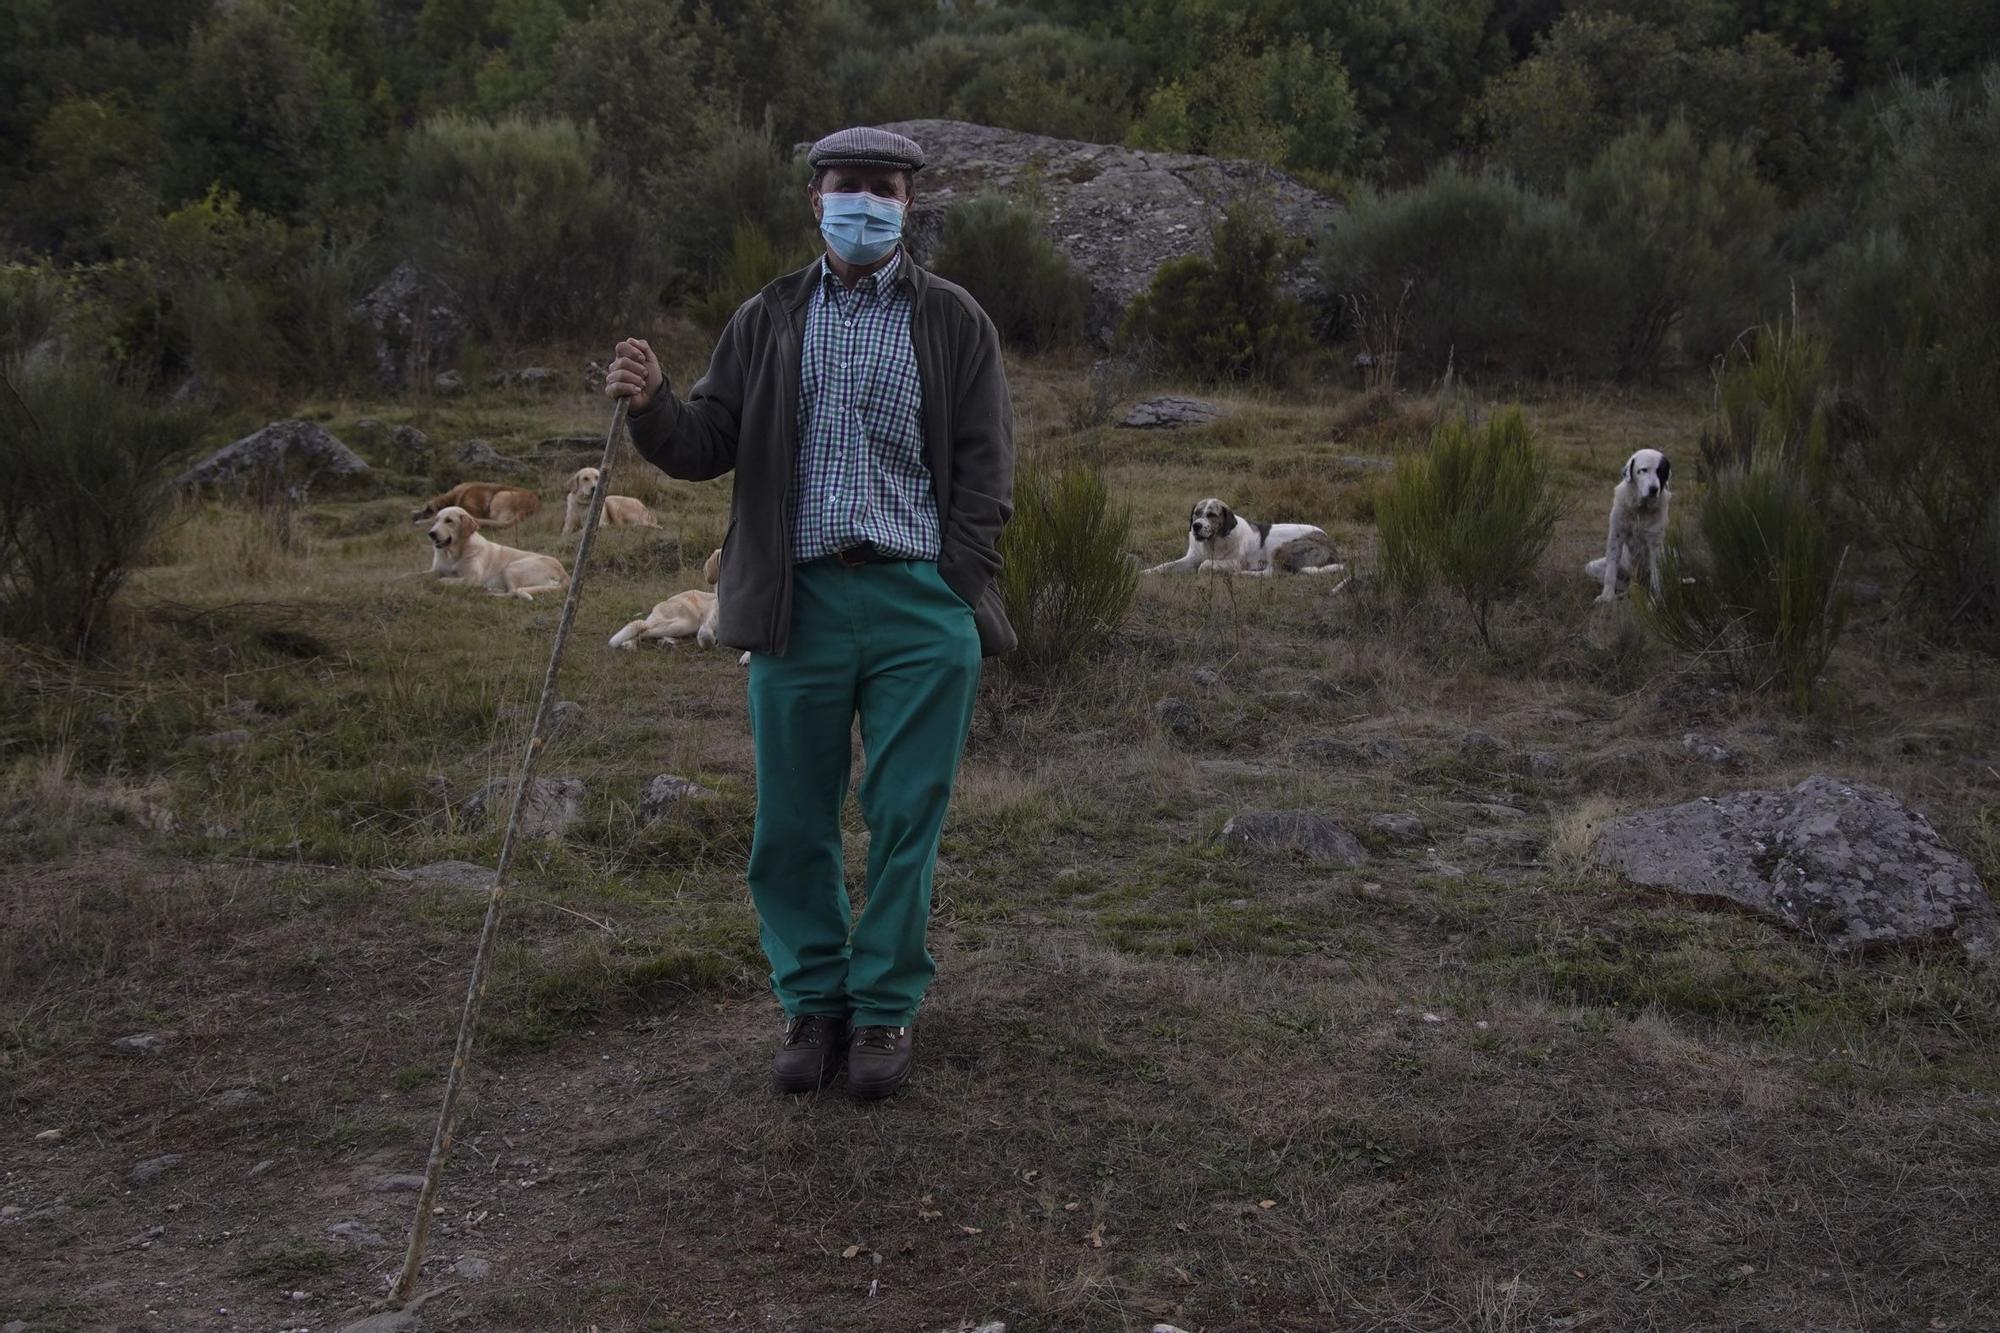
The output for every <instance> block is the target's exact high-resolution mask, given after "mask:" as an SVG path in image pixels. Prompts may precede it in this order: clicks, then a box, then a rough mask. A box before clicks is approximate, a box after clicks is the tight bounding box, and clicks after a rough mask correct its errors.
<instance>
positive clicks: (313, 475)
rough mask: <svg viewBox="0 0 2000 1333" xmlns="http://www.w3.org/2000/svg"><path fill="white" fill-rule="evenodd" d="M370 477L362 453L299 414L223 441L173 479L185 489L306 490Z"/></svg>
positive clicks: (300, 491) (299, 491)
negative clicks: (252, 484) (252, 486)
mask: <svg viewBox="0 0 2000 1333" xmlns="http://www.w3.org/2000/svg"><path fill="white" fill-rule="evenodd" d="M368 476H369V467H368V464H367V463H366V462H365V461H363V459H362V457H361V455H360V454H357V453H355V452H354V451H353V450H352V449H350V448H348V447H347V446H346V445H344V444H342V443H341V442H340V441H339V440H338V439H335V438H334V436H333V433H332V432H331V431H329V430H327V428H326V427H324V426H320V425H316V424H314V423H313V422H310V421H300V420H297V419H296V418H294V419H292V420H289V421H274V422H272V423H271V424H270V425H268V426H266V427H264V428H263V429H262V430H260V431H257V432H256V433H255V434H251V435H246V436H244V437H243V438H242V439H240V440H237V441H235V442H234V443H231V444H225V445H224V446H222V448H220V449H217V450H216V451H215V452H214V453H212V454H210V455H209V456H208V457H207V458H204V459H202V460H201V462H199V463H196V464H195V465H194V466H193V467H191V468H189V469H188V470H187V471H185V472H183V473H181V475H180V476H179V477H177V478H175V481H174V484H175V485H177V486H181V487H183V488H196V487H205V486H230V485H243V484H245V483H248V482H251V481H253V480H254V481H256V482H257V483H258V484H259V485H263V486H270V487H275V488H281V489H285V490H290V491H294V492H298V493H300V494H303V493H304V492H306V491H309V490H311V489H312V487H313V486H314V485H317V484H325V483H329V482H331V483H336V484H338V483H351V482H357V481H362V480H365V479H366V478H367V477H368Z"/></svg>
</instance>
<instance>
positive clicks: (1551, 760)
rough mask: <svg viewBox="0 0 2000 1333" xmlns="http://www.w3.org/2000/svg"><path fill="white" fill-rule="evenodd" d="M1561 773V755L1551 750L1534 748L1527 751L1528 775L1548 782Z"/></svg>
mask: <svg viewBox="0 0 2000 1333" xmlns="http://www.w3.org/2000/svg"><path fill="white" fill-rule="evenodd" d="M1562 774H1563V761H1562V756H1561V755H1559V754H1557V753H1555V752H1554V751H1553V750H1534V751H1531V752H1530V753H1529V755H1528V776H1529V777H1531V778H1539V779H1541V780H1542V781H1544V782H1548V781H1551V780H1553V779H1555V778H1559V777H1561V776H1562Z"/></svg>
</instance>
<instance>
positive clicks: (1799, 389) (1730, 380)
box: [1700, 316, 1833, 477]
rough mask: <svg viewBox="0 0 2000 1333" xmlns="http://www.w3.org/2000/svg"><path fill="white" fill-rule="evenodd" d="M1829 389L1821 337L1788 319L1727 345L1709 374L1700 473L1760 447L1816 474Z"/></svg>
mask: <svg viewBox="0 0 2000 1333" xmlns="http://www.w3.org/2000/svg"><path fill="white" fill-rule="evenodd" d="M1832 408H1833V394H1832V391H1831V389H1830V387H1829V384H1828V381H1827V347H1826V343H1825V342H1824V341H1823V340H1821V339H1818V338H1815V337H1813V336H1812V335H1810V334H1808V333H1806V332H1805V331H1804V330H1803V329H1801V328H1800V327H1799V323H1798V320H1797V317H1796V316H1795V317H1794V318H1793V319H1792V320H1791V322H1789V323H1787V324H1774V325H1772V326H1770V327H1768V328H1763V329H1758V330H1756V331H1755V334H1754V341H1752V340H1751V339H1748V338H1746V339H1743V340H1740V341H1739V342H1738V343H1737V344H1736V345H1735V346H1734V347H1732V348H1730V349H1729V353H1728V355H1727V356H1726V357H1725V358H1724V360H1723V363H1722V365H1721V366H1720V367H1719V368H1718V369H1717V371H1716V375H1715V410H1714V412H1713V413H1712V414H1711V415H1710V418H1709V420H1708V422H1707V423H1706V424H1705V425H1703V427H1702V431H1701V438H1700V450H1701V464H1702V473H1703V475H1704V476H1711V477H1712V476H1715V475H1717V474H1718V473H1720V472H1722V471H1723V470H1724V469H1727V468H1730V467H1736V468H1747V467H1749V466H1750V465H1751V464H1752V463H1754V462H1755V461H1756V460H1757V459H1758V458H1759V457H1761V456H1764V455H1766V454H1768V455H1771V456H1773V457H1775V458H1777V459H1780V460H1781V461H1783V462H1784V463H1785V464H1786V465H1787V466H1789V467H1799V468H1805V469H1807V470H1810V471H1812V472H1813V473H1815V474H1818V473H1822V472H1824V471H1825V469H1826V467H1827V465H1828V463H1829V462H1830V461H1831V453H1832V444H1831V439H1832V421H1833V411H1832Z"/></svg>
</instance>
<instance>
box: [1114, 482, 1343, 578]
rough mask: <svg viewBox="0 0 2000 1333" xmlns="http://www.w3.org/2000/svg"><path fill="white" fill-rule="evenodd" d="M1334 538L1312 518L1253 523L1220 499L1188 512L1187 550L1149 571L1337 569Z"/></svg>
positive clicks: (1324, 571) (1315, 571) (1306, 571)
mask: <svg viewBox="0 0 2000 1333" xmlns="http://www.w3.org/2000/svg"><path fill="white" fill-rule="evenodd" d="M1343 568H1345V566H1343V565H1338V564H1335V563H1334V559H1333V540H1332V539H1331V538H1329V537H1328V536H1327V535H1326V533H1325V532H1323V531H1321V530H1320V529H1319V528H1316V527H1314V526H1313V525H1312V524H1310V523H1253V522H1251V521H1250V520H1249V519H1247V518H1243V517H1241V516H1240V515H1238V514H1236V513H1235V512H1234V511H1232V510H1231V509H1230V507H1229V506H1228V505H1226V504H1224V503H1222V501H1220V500H1216V499H1208V500H1203V501H1201V502H1200V503H1199V504H1197V505H1195V507H1194V508H1193V509H1192V510H1190V511H1189V512H1188V548H1187V554H1186V555H1184V556H1182V557H1181V558H1180V559H1178V560H1169V561H1167V563H1165V564H1164V565H1154V566H1153V567H1152V568H1151V569H1149V570H1147V571H1146V572H1147V573H1148V574H1179V573H1187V572H1190V571H1193V570H1199V571H1201V572H1202V573H1204V574H1208V573H1217V574H1264V575H1268V574H1272V573H1279V574H1332V573H1334V572H1336V571H1338V570H1340V569H1343Z"/></svg>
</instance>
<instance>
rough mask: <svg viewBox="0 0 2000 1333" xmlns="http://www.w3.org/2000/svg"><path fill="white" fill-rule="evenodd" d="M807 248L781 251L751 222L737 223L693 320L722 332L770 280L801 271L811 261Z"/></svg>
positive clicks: (805, 246) (696, 305)
mask: <svg viewBox="0 0 2000 1333" xmlns="http://www.w3.org/2000/svg"><path fill="white" fill-rule="evenodd" d="M814 253H815V252H814V251H813V249H812V248H811V247H810V246H807V245H799V246H797V247H795V248H793V249H792V250H790V251H781V250H780V249H779V248H778V247H777V246H776V245H774V244H772V243H771V238H770V237H769V236H766V235H765V234H764V229H763V228H762V227H760V226H758V225H757V224H756V223H754V222H739V223H737V224H736V232H735V235H733V236H732V237H731V238H730V241H729V253H728V255H727V256H726V257H725V258H724V259H723V261H722V264H721V266H720V268H719V270H718V271H717V273H716V275H715V278H714V280H713V282H712V283H711V285H710V286H709V289H708V290H707V291H706V292H704V293H703V294H702V296H701V297H700V299H699V300H697V301H696V302H695V303H694V310H693V313H694V317H695V318H696V319H698V320H700V321H701V322H702V323H703V324H704V325H706V326H707V327H709V328H710V329H718V330H719V329H721V328H722V326H723V325H725V324H727V323H728V322H729V317H730V316H731V315H734V314H735V313H736V308H737V307H738V306H740V305H742V304H743V303H744V302H745V301H747V300H749V299H750V298H751V297H753V296H755V295H756V294H757V293H758V292H761V291H763V290H764V287H765V285H766V284H768V283H769V282H770V281H771V280H772V279H773V278H779V277H783V276H784V275H785V274H787V273H790V272H793V271H794V270H796V269H800V268H804V267H805V265H806V264H807V262H808V261H810V260H811V259H812V258H813V255H814Z"/></svg>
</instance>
